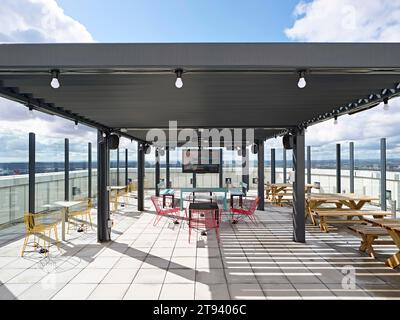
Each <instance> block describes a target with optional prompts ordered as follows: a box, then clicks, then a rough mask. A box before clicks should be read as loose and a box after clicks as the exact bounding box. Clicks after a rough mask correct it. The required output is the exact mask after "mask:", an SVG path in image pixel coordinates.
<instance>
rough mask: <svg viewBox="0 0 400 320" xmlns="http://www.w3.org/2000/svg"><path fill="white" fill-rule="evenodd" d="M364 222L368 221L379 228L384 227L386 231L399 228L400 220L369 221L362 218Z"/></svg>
mask: <svg viewBox="0 0 400 320" xmlns="http://www.w3.org/2000/svg"><path fill="white" fill-rule="evenodd" d="M364 220H365V221H368V222H370V223H372V224H375V225H377V226H380V227H384V228H387V229H396V230H398V229H399V228H400V219H369V218H364Z"/></svg>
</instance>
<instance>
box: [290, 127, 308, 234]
mask: <svg viewBox="0 0 400 320" xmlns="http://www.w3.org/2000/svg"><path fill="white" fill-rule="evenodd" d="M294 138H295V139H294V142H295V143H294V147H293V167H294V169H295V180H294V183H293V240H294V241H295V242H305V241H306V235H305V233H306V232H305V211H304V206H305V201H304V197H305V190H304V187H305V183H304V182H305V181H304V180H305V172H304V171H305V165H304V162H305V161H304V160H305V159H304V147H305V146H304V132H303V131H299V132H297V134H296V136H295V137H294Z"/></svg>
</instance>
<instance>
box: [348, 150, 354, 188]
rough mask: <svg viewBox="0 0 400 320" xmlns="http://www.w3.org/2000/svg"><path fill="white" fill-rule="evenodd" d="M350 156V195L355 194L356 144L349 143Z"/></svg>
mask: <svg viewBox="0 0 400 320" xmlns="http://www.w3.org/2000/svg"><path fill="white" fill-rule="evenodd" d="M349 149H350V150H349V154H350V193H354V142H350V143H349Z"/></svg>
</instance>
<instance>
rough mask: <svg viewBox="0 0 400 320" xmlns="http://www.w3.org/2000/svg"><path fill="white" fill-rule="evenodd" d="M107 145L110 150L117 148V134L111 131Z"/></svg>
mask: <svg viewBox="0 0 400 320" xmlns="http://www.w3.org/2000/svg"><path fill="white" fill-rule="evenodd" d="M108 147H109V149H110V150H115V149H118V147H119V137H118V135H116V134H114V133H112V134H110V135H109V136H108Z"/></svg>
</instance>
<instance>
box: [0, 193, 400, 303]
mask: <svg viewBox="0 0 400 320" xmlns="http://www.w3.org/2000/svg"><path fill="white" fill-rule="evenodd" d="M146 208H147V209H148V211H147V212H145V213H143V214H139V213H138V212H136V211H135V200H134V199H132V200H131V205H129V206H128V205H127V206H125V208H120V210H119V211H118V213H115V214H113V215H112V216H113V219H114V222H115V227H114V229H113V233H112V239H113V241H112V242H110V243H107V244H98V243H97V242H96V231H95V229H94V230H89V231H88V232H86V233H77V232H76V231H75V230H73V231H71V232H70V234H69V235H68V236H67V241H66V243H64V244H63V245H62V248H61V252H58V251H57V249H56V248H55V247H53V248H51V254H50V257H48V258H44V257H43V256H42V255H41V254H39V253H38V252H35V251H34V250H33V249H32V251H31V252H29V253H27V254H26V255H25V257H24V258H21V257H19V254H20V249H21V246H22V240H23V239H22V236H23V229H22V228H21V225H18V226H15V227H13V228H7V229H4V230H1V231H0V299H400V272H399V271H396V270H391V269H389V268H387V267H386V266H385V265H384V263H383V261H384V259H385V258H386V257H387V256H388V255H390V254H393V253H394V252H396V249H395V247H394V246H385V247H383V246H382V247H381V248H379V249H378V250H377V252H378V254H379V257H378V259H376V260H374V259H372V258H369V257H367V256H365V255H363V254H361V253H360V252H359V251H358V246H359V239H358V238H357V237H355V236H353V235H352V234H351V233H349V232H347V230H346V229H345V228H342V229H340V230H338V231H333V232H331V233H329V234H324V233H321V232H320V231H319V229H318V228H316V227H312V226H307V243H306V244H299V243H294V242H293V241H292V222H291V210H290V208H278V207H274V206H267V207H266V211H265V212H257V218H258V225H253V224H250V223H247V222H246V221H242V222H240V223H239V224H237V225H232V224H231V223H230V222H229V219H228V218H229V217H227V216H225V217H224V221H223V223H222V229H221V243H220V245H218V242H217V240H216V237H215V235H214V234H213V233H212V232H211V233H209V234H208V235H207V236H205V237H203V236H201V235H200V233H199V234H197V236H194V237H193V238H192V239H193V241H191V243H189V242H188V227H187V225H186V223H185V222H183V223H181V224H180V225H174V224H173V223H172V221H171V220H169V219H168V218H164V219H162V220H161V221H160V223H159V224H158V225H157V226H153V219H154V212H153V209H152V207H151V206H150V202H149V200H148V199H147V200H146ZM93 217H94V218H95V213H93ZM353 272H355V284H354V286H353V285H352V284H353V282H352V281H351V280H347V279H351V277H350V276H351V275H352V273H353ZM345 274H346V275H347V277H345Z"/></svg>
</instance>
